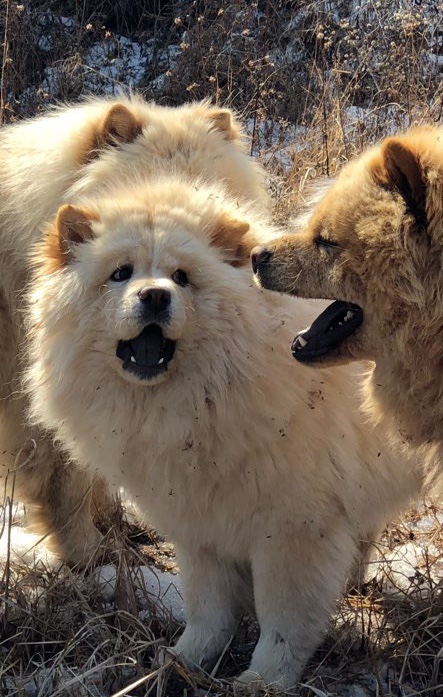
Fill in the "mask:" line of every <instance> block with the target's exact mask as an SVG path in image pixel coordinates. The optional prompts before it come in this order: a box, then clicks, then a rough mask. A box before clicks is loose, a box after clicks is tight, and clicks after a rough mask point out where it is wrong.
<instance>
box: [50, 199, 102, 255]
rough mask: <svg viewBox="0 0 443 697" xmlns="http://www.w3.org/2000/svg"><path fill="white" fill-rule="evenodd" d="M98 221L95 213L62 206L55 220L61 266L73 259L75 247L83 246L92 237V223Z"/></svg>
mask: <svg viewBox="0 0 443 697" xmlns="http://www.w3.org/2000/svg"><path fill="white" fill-rule="evenodd" d="M97 220H99V217H98V215H97V213H95V212H94V211H92V210H90V209H89V208H83V207H82V206H62V207H61V208H59V210H58V213H57V218H56V220H55V231H56V234H57V237H58V244H59V251H60V259H61V261H62V262H63V264H67V263H69V262H70V261H71V260H72V259H73V257H74V250H75V248H76V246H77V245H79V244H83V242H87V241H88V240H90V239H92V238H93V237H94V233H93V230H92V223H93V222H94V221H97Z"/></svg>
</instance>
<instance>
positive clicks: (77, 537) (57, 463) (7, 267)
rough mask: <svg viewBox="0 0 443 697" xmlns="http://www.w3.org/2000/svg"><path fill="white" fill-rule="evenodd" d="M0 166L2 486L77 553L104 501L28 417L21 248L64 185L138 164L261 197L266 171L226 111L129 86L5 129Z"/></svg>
mask: <svg viewBox="0 0 443 697" xmlns="http://www.w3.org/2000/svg"><path fill="white" fill-rule="evenodd" d="M0 164H1V166H0V336H1V343H0V386H1V387H0V397H1V399H0V452H1V453H2V455H1V458H0V479H1V482H0V484H1V485H2V488H3V483H5V482H6V484H9V485H11V484H12V483H13V480H14V479H15V493H16V496H18V497H19V498H21V499H22V500H25V501H26V502H27V503H28V504H31V509H30V512H31V513H32V512H33V513H34V515H33V516H32V518H31V519H32V520H34V522H35V521H36V518H38V519H39V522H40V528H41V531H42V532H43V533H52V536H53V542H54V544H55V546H56V548H57V550H58V551H59V553H60V554H61V555H62V557H63V558H64V559H65V560H67V561H70V562H74V563H76V562H85V561H86V560H87V559H88V558H89V556H90V554H91V550H93V549H95V548H96V545H97V543H98V541H99V540H100V537H101V536H100V534H99V532H98V530H97V529H96V527H95V526H94V524H93V521H92V515H91V512H92V511H95V509H96V508H97V507H98V508H99V509H100V510H101V512H103V511H104V510H106V509H107V508H108V507H109V506H110V505H111V503H110V501H109V497H108V495H107V493H106V488H105V487H104V486H103V483H102V482H101V481H100V480H99V479H98V478H94V479H93V481H91V477H90V475H89V474H87V473H86V472H85V470H82V469H80V468H78V467H74V466H73V465H72V463H67V462H66V460H65V459H64V457H62V455H61V454H60V452H59V450H58V449H57V448H54V445H53V438H52V436H51V435H47V434H45V433H44V432H43V431H41V430H40V429H39V428H29V427H28V426H27V425H26V424H25V419H24V413H25V411H26V403H27V398H26V396H24V395H23V393H22V391H21V388H20V381H19V374H20V368H21V367H22V356H23V346H24V345H25V344H26V334H25V333H24V327H23V322H22V319H23V291H24V288H25V286H26V284H27V282H28V280H29V264H30V254H29V251H30V246H31V244H32V242H33V241H35V239H37V238H38V235H39V231H40V229H41V226H42V224H43V223H45V222H47V221H48V220H49V219H50V218H51V217H52V216H53V215H54V214H55V213H56V211H57V209H58V208H59V206H60V205H62V204H63V202H64V201H65V200H69V199H70V198H71V197H72V192H73V191H75V192H78V191H83V192H87V191H93V190H94V188H95V187H96V186H98V185H105V184H106V183H107V182H115V181H117V180H118V181H121V182H126V181H128V180H130V179H131V178H132V179H134V178H136V177H137V173H138V172H140V173H143V174H145V175H149V176H151V177H152V178H154V179H155V178H156V177H158V176H164V175H166V174H167V173H172V172H173V173H174V174H177V173H183V174H187V175H195V176H201V177H203V178H204V179H205V180H207V181H209V182H217V181H223V182H224V183H225V186H226V187H227V189H228V190H229V192H230V193H231V194H232V196H234V197H239V198H240V199H243V198H244V199H248V200H250V201H254V204H255V205H256V206H258V207H264V206H266V200H265V199H266V196H265V193H264V187H263V174H262V172H261V170H260V168H259V166H258V165H257V164H256V163H255V162H254V161H253V160H252V158H250V157H249V156H248V155H247V154H246V153H245V148H244V145H243V144H242V140H241V133H240V129H239V126H238V124H237V122H236V121H235V119H234V118H233V115H232V114H231V112H230V111H229V110H228V109H221V108H218V107H211V106H209V104H208V103H191V104H187V105H184V106H181V107H178V108H167V107H160V106H157V105H155V104H148V103H146V102H145V101H143V100H142V99H141V98H138V97H136V96H132V97H129V98H121V99H119V100H115V99H91V100H89V101H87V102H86V103H83V104H80V105H77V106H64V107H61V108H58V109H56V110H54V111H53V112H51V113H49V114H46V115H44V116H42V117H39V118H35V119H30V120H29V121H25V122H23V123H19V124H17V125H12V126H8V127H4V128H2V130H1V132H0ZM55 302H56V300H55V299H54V303H55ZM54 310H56V307H55V306H54ZM91 490H92V494H93V506H92V508H91ZM28 510H29V509H28Z"/></svg>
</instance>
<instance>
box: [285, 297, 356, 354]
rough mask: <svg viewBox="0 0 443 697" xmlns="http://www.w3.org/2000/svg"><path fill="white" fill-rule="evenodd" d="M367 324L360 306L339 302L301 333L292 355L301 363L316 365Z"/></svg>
mask: <svg viewBox="0 0 443 697" xmlns="http://www.w3.org/2000/svg"><path fill="white" fill-rule="evenodd" d="M362 322H363V310H362V309H361V307H360V306H359V305H354V304H353V303H345V302H343V301H342V300H336V301H335V302H333V303H332V305H329V306H328V307H327V308H326V310H324V311H323V312H322V313H321V315H319V316H318V317H317V319H316V320H315V322H313V324H311V326H310V327H309V328H308V329H304V330H303V331H302V332H299V333H298V334H297V336H296V337H295V339H294V341H293V343H292V347H291V348H292V354H293V356H294V358H295V359H296V360H297V361H300V362H301V363H304V362H312V361H315V360H316V359H318V358H321V357H322V356H325V355H326V354H327V353H329V351H332V349H335V348H337V346H339V344H341V343H342V341H344V340H345V339H347V338H348V336H351V334H353V333H354V332H355V330H356V329H358V327H359V326H360V325H361V323H362Z"/></svg>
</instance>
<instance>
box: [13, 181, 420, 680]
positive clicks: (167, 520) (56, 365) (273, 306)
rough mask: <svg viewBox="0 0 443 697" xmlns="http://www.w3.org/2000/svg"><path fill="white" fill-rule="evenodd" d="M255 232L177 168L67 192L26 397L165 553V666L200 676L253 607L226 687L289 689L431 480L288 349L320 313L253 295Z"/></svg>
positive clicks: (42, 265)
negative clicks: (350, 583) (173, 636)
mask: <svg viewBox="0 0 443 697" xmlns="http://www.w3.org/2000/svg"><path fill="white" fill-rule="evenodd" d="M117 179H118V178H117ZM265 218H266V216H265V217H263V216H261V215H260V213H259V212H258V209H257V206H256V204H255V203H248V202H241V201H240V200H239V199H238V197H233V196H232V194H231V193H230V192H229V191H228V190H227V189H226V187H225V186H224V185H222V184H219V185H215V184H212V185H210V184H209V183H208V182H207V181H205V180H202V179H198V178H197V179H193V178H189V177H188V178H186V177H184V176H183V175H182V174H180V173H178V174H170V173H168V175H167V176H166V177H164V178H163V179H161V178H159V177H157V178H156V179H155V180H154V179H152V178H147V179H146V180H145V181H143V180H142V178H141V177H140V178H139V181H138V185H137V186H134V184H131V185H130V186H128V187H124V186H123V187H122V186H121V184H120V183H119V182H118V181H117V183H116V184H112V185H111V184H110V185H106V186H102V187H101V189H100V190H98V189H97V190H95V191H94V193H93V195H92V196H91V195H89V196H88V195H85V194H80V195H78V196H77V197H75V198H73V199H72V201H71V202H70V204H67V205H64V206H62V207H61V208H60V210H59V211H58V214H57V216H56V218H55V220H54V221H53V222H52V223H51V224H49V226H48V228H47V229H46V231H45V233H44V234H43V235H42V237H41V239H40V240H39V241H38V242H37V243H36V245H35V247H34V252H33V255H34V261H33V267H34V272H33V276H32V279H31V283H30V286H29V305H28V310H27V314H28V323H29V327H28V332H29V342H28V346H29V356H28V359H27V365H28V370H27V378H26V390H27V391H28V393H29V394H30V395H31V417H32V419H33V422H34V423H35V424H40V425H43V426H44V427H45V428H47V429H49V430H50V431H51V432H53V433H54V434H55V437H56V438H57V440H58V441H59V442H61V443H62V445H63V447H64V448H65V449H66V450H67V451H68V453H69V454H70V456H71V457H72V458H73V459H74V460H76V461H78V462H81V463H83V464H84V465H86V466H87V467H89V469H90V470H91V471H92V472H98V473H99V474H100V475H101V476H103V477H104V478H106V480H107V481H108V482H109V483H110V485H111V486H114V487H122V488H124V489H125V491H126V492H127V494H128V496H129V497H130V498H131V499H132V500H133V501H134V502H135V503H136V505H137V506H138V510H139V513H140V515H141V516H145V517H147V518H148V520H149V522H150V523H153V524H154V525H155V526H156V528H157V529H158V530H159V531H160V532H163V533H166V534H167V535H168V536H169V537H170V539H171V540H172V541H173V542H174V544H175V546H176V552H177V556H178V561H179V565H180V569H181V573H182V576H183V584H184V600H185V609H186V615H187V618H188V622H187V626H186V629H185V631H184V633H183V635H182V636H181V638H180V639H179V641H178V643H177V645H176V646H175V649H174V651H175V653H176V654H177V655H178V656H180V657H181V658H182V660H183V661H184V662H185V663H187V664H189V665H202V666H205V667H207V666H209V665H210V664H211V663H212V662H213V661H214V660H215V659H216V658H217V656H219V654H220V653H221V652H222V650H223V649H224V647H225V646H226V644H227V642H228V641H229V639H230V638H231V636H232V635H233V634H234V633H235V631H236V627H237V624H238V622H239V620H240V618H241V616H242V613H243V612H244V610H245V609H253V610H254V611H255V613H256V616H257V619H258V622H259V625H260V638H259V640H258V643H257V645H256V647H255V650H254V653H253V656H252V661H251V664H250V667H249V669H248V670H246V672H244V673H242V674H241V675H240V676H239V678H238V682H239V684H240V685H242V686H243V687H244V686H245V685H247V684H249V683H251V682H255V681H263V682H264V683H266V684H268V685H270V684H271V685H273V686H274V687H275V688H276V689H281V690H286V689H289V688H291V687H293V686H294V685H295V684H296V682H297V681H298V680H299V678H300V675H301V672H302V670H303V667H304V665H305V663H306V660H307V659H308V658H309V656H310V655H311V653H312V652H313V650H314V649H315V647H316V646H317V644H318V643H319V641H320V640H321V637H322V634H323V632H324V630H325V629H326V627H327V622H328V616H329V614H330V613H331V611H333V609H334V605H335V602H336V599H337V597H338V596H339V594H340V592H341V591H342V590H343V588H344V586H345V582H346V579H347V577H348V576H349V574H350V573H352V569H353V565H354V564H355V562H356V559H357V558H358V552H359V548H361V549H365V548H366V547H367V546H368V541H369V540H371V539H374V537H375V536H376V535H377V533H378V532H379V531H380V528H381V526H382V525H383V524H384V522H385V521H386V520H387V518H389V517H390V516H391V515H392V514H393V513H395V512H396V511H397V510H398V509H399V507H401V506H403V505H405V503H406V502H407V501H409V500H410V498H411V497H412V496H414V495H416V493H417V491H419V490H420V487H421V485H422V479H423V472H422V470H421V466H420V464H419V462H418V461H417V460H415V459H414V460H405V458H404V457H399V456H398V455H397V454H396V453H394V452H393V450H392V449H391V448H390V447H388V445H387V439H386V434H385V432H384V430H383V428H382V426H380V427H377V428H374V429H369V428H367V426H366V424H365V418H364V417H363V416H362V415H361V414H360V412H359V402H358V395H357V392H358V380H359V375H360V373H361V366H357V365H355V366H346V367H339V368H337V369H336V370H335V371H324V370H318V371H307V370H306V369H305V368H304V367H303V366H302V365H300V364H299V363H297V362H295V361H294V360H293V359H292V357H291V355H290V354H289V352H286V351H284V350H283V347H284V346H285V345H286V344H287V342H288V341H289V338H290V336H292V331H293V330H292V329H291V327H292V325H293V323H294V322H306V321H308V320H309V318H311V317H312V316H313V313H314V312H315V309H316V308H318V304H317V303H315V302H313V301H304V302H297V301H294V300H293V299H291V298H289V297H280V296H278V295H277V294H273V293H264V292H262V291H259V290H258V289H257V288H256V287H255V286H254V283H253V279H252V277H251V273H250V268H249V253H250V250H251V247H252V246H253V245H254V244H256V243H257V241H261V242H263V241H264V242H266V241H267V239H270V238H271V237H273V236H275V235H276V234H278V231H275V230H271V229H270V228H269V225H268V223H267V222H266V219H265ZM294 318H296V319H294Z"/></svg>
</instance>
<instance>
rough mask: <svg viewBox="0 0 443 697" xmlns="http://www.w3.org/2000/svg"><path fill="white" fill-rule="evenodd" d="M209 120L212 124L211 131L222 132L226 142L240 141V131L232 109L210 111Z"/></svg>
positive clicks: (213, 109)
mask: <svg viewBox="0 0 443 697" xmlns="http://www.w3.org/2000/svg"><path fill="white" fill-rule="evenodd" d="M208 118H209V120H210V122H211V126H212V128H211V130H213V131H220V132H221V133H222V134H223V137H224V138H225V139H226V140H238V138H239V136H240V130H239V128H238V126H237V124H236V123H235V120H234V116H233V113H232V111H231V110H230V109H219V108H217V107H214V108H212V109H210V111H209V114H208Z"/></svg>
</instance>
